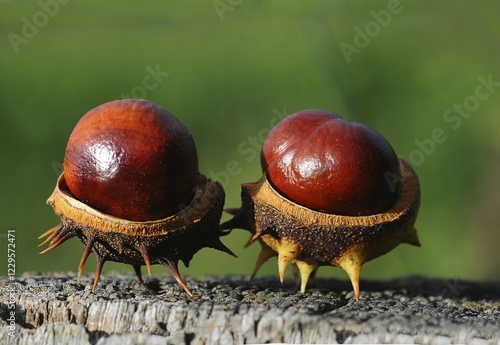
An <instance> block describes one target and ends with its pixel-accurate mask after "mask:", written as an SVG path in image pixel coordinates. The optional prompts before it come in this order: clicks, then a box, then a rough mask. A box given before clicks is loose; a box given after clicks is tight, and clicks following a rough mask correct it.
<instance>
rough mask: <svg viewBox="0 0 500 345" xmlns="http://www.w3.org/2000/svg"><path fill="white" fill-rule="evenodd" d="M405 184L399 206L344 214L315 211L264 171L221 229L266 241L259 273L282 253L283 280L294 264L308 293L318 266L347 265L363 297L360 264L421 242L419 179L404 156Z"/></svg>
mask: <svg viewBox="0 0 500 345" xmlns="http://www.w3.org/2000/svg"><path fill="white" fill-rule="evenodd" d="M400 167H401V173H402V187H401V191H400V195H399V198H398V200H397V201H396V203H395V204H394V206H393V207H392V208H391V209H389V210H387V211H386V212H383V213H379V214H375V215H371V216H359V217H351V216H339V215H333V214H327V213H322V212H318V211H314V210H311V209H308V208H306V207H303V206H301V205H298V204H296V203H294V202H292V201H290V200H288V199H286V198H285V197H283V196H282V195H281V194H279V193H278V192H277V191H276V190H275V189H274V188H273V187H272V185H271V184H270V183H269V182H268V181H267V179H266V176H265V175H264V176H263V177H262V178H261V179H260V180H259V181H258V182H256V183H249V184H244V185H243V186H242V207H241V208H240V209H238V210H231V211H230V212H231V213H233V214H234V215H235V216H234V218H232V219H231V220H229V221H227V222H226V223H224V224H222V225H221V228H222V229H232V228H241V229H246V230H249V231H250V232H252V234H253V235H252V237H251V238H250V240H249V242H248V243H247V245H249V244H251V243H253V242H254V241H256V240H258V241H259V242H260V244H261V245H262V250H261V253H260V255H259V257H258V259H257V263H256V266H255V269H254V271H253V273H252V276H254V275H255V274H256V273H257V271H258V270H259V268H260V267H261V266H262V264H263V263H264V262H266V261H267V260H268V259H269V258H271V257H273V256H276V255H278V267H279V275H280V280H281V281H282V282H283V279H284V273H285V269H286V267H287V266H288V265H289V264H290V263H291V262H294V263H295V265H296V268H297V272H296V273H297V274H296V275H297V276H300V277H298V278H299V279H300V280H301V291H302V292H304V291H305V289H306V286H307V283H308V281H309V280H312V279H314V274H315V272H316V270H317V268H318V267H319V266H323V265H332V266H337V267H341V268H342V269H344V270H345V271H346V272H347V273H348V275H349V278H350V280H351V282H352V285H353V289H354V293H355V296H356V298H357V299H358V298H359V275H360V272H361V266H362V265H363V264H364V263H365V262H367V261H369V260H372V259H374V258H376V257H378V256H380V255H383V254H385V253H387V252H389V251H390V250H392V249H393V248H395V247H396V246H397V245H399V244H400V243H409V244H412V245H416V246H419V245H420V243H419V240H418V236H417V233H416V230H415V228H414V223H415V220H416V217H417V213H418V209H419V206H420V185H419V181H418V177H417V175H416V174H415V172H414V170H413V169H412V168H411V166H410V165H409V163H407V162H406V161H405V160H403V159H400Z"/></svg>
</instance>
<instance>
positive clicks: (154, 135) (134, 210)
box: [64, 99, 198, 221]
mask: <svg viewBox="0 0 500 345" xmlns="http://www.w3.org/2000/svg"><path fill="white" fill-rule="evenodd" d="M64 177H65V180H66V184H67V185H68V188H69V190H70V191H71V193H72V194H73V195H74V196H75V197H76V198H77V199H78V200H80V201H82V202H84V203H86V204H87V205H89V206H92V207H94V208H96V209H98V210H100V211H103V212H105V213H107V214H110V215H112V216H115V217H118V218H124V219H128V220H136V221H146V220H155V219H160V218H164V217H166V216H169V215H172V214H174V213H177V212H178V211H179V210H180V208H182V205H184V206H185V205H187V204H189V202H190V201H191V199H192V198H193V195H194V191H195V187H196V181H197V177H198V157H197V153H196V147H195V144H194V140H193V137H192V136H191V133H189V131H188V130H187V129H186V128H185V127H184V126H183V125H182V124H181V123H180V122H179V120H177V119H176V118H175V117H174V116H173V115H172V114H170V113H169V112H168V111H167V110H165V109H163V108H161V107H160V106H158V105H156V104H154V103H151V102H148V101H144V100H137V99H124V100H118V101H112V102H108V103H106V104H103V105H101V106H99V107H97V108H95V109H92V110H90V111H89V112H88V113H86V114H85V115H84V116H83V117H82V118H81V119H80V121H78V123H77V125H76V127H75V128H74V129H73V132H72V133H71V136H70V137H69V141H68V145H67V147H66V154H65V156H64Z"/></svg>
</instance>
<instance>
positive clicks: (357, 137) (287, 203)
mask: <svg viewBox="0 0 500 345" xmlns="http://www.w3.org/2000/svg"><path fill="white" fill-rule="evenodd" d="M261 165H262V171H263V176H262V178H261V179H260V180H259V181H257V182H255V183H246V184H243V185H242V192H241V200H242V205H241V207H240V208H238V209H228V210H227V211H228V212H229V213H231V214H233V215H234V217H233V218H232V219H230V220H228V221H227V222H225V223H223V224H222V225H221V227H222V229H233V228H241V229H245V230H248V231H250V232H251V233H252V235H251V237H250V239H249V241H248V243H247V245H249V244H251V243H253V242H255V241H257V240H258V241H259V243H260V244H261V247H262V249H261V252H260V254H259V257H258V259H257V263H256V266H255V269H254V271H253V273H252V277H253V276H255V274H256V273H257V271H258V270H259V268H260V267H261V266H262V264H263V263H264V262H266V261H267V260H268V259H269V258H271V257H273V256H278V268H279V276H280V280H281V282H283V280H284V274H285V269H286V267H287V266H288V265H289V264H290V263H293V264H294V265H293V266H294V269H295V270H294V271H295V276H296V279H297V281H299V280H300V285H301V291H302V292H305V290H306V286H307V284H308V282H311V283H313V282H314V277H315V273H316V271H317V269H318V267H319V266H325V265H328V266H337V267H340V268H342V269H344V270H345V271H346V272H347V274H348V275H349V278H350V280H351V282H352V285H353V289H354V294H355V297H356V299H359V296H360V290H359V276H360V272H361V267H362V265H363V264H364V263H365V262H367V261H369V260H372V259H374V258H376V257H378V256H380V255H383V254H385V253H387V252H388V251H390V250H392V249H393V248H395V247H396V246H397V245H399V244H400V243H409V244H412V245H416V246H419V245H420V242H419V240H418V236H417V233H416V230H415V228H414V223H415V221H416V217H417V214H418V209H419V205H420V185H419V181H418V177H417V175H416V173H415V171H414V170H413V169H412V167H411V166H410V164H409V163H408V162H406V161H405V160H404V159H398V157H397V155H396V153H395V152H394V150H393V148H392V146H391V145H390V144H389V142H388V141H387V140H386V139H385V138H384V137H383V136H382V135H381V134H380V133H378V132H376V131H375V130H373V129H371V128H369V127H367V126H365V125H363V124H360V123H355V122H350V121H348V120H345V119H343V118H341V117H340V116H339V115H337V114H333V113H330V112H327V111H324V110H319V109H311V110H304V111H300V112H298V113H295V114H292V115H289V116H288V117H286V118H284V119H283V120H282V121H281V122H279V123H278V124H277V125H276V126H275V127H274V128H273V129H272V130H271V132H270V133H269V135H268V136H267V138H266V140H265V142H264V145H263V148H262V151H261Z"/></svg>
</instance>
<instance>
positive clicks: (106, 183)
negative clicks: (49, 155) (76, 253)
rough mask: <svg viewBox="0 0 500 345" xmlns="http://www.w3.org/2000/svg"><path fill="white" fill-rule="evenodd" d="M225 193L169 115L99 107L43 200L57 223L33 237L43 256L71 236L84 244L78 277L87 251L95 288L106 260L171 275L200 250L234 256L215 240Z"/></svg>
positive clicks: (72, 142)
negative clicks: (203, 170)
mask: <svg viewBox="0 0 500 345" xmlns="http://www.w3.org/2000/svg"><path fill="white" fill-rule="evenodd" d="M224 198H225V194H224V190H223V189H222V186H221V185H220V184H219V183H216V182H212V181H210V180H209V179H207V178H206V177H205V176H203V175H202V174H200V173H199V171H198V158H197V153H196V147H195V144H194V140H193V138H192V136H191V134H190V133H189V131H188V130H187V129H186V128H185V127H184V126H183V125H182V124H181V123H180V122H179V121H178V120H177V119H176V118H175V117H174V116H173V115H172V114H170V113H169V112H168V111H167V110H165V109H164V108H162V107H160V106H158V105H156V104H154V103H152V102H149V101H146V100H138V99H125V100H119V101H112V102H108V103H105V104H103V105H101V106H99V107H97V108H95V109H92V110H90V111H89V112H88V113H87V114H85V115H84V116H83V117H82V118H81V119H80V121H79V122H78V124H77V125H76V127H75V128H74V130H73V132H72V134H71V136H70V138H69V141H68V145H67V148H66V154H65V158H64V172H63V174H62V175H61V176H60V177H59V179H58V181H57V185H56V188H55V190H54V192H53V193H52V195H51V196H50V198H49V199H48V200H47V203H48V204H49V205H51V206H52V207H53V208H54V211H55V213H56V214H57V215H59V216H60V218H61V224H59V225H57V226H56V227H54V228H52V229H50V230H49V231H47V232H46V233H45V234H43V235H42V236H40V238H43V237H45V236H48V238H47V239H46V240H45V241H44V242H43V243H42V244H41V245H44V244H47V243H48V244H49V247H48V248H47V249H45V250H44V251H42V253H46V252H48V251H51V250H52V249H54V248H56V247H58V246H59V245H61V244H62V243H63V242H65V241H66V240H67V239H69V238H71V237H77V238H78V239H79V240H80V241H81V242H83V244H84V245H85V250H84V253H83V256H82V259H81V261H80V265H79V267H78V279H80V275H81V273H82V270H83V267H84V265H85V262H86V260H87V257H88V256H89V255H90V253H91V252H94V253H95V255H96V257H97V269H96V276H95V280H94V285H93V289H94V290H95V289H96V286H97V283H98V281H99V277H100V274H101V271H102V267H103V265H104V263H105V262H106V261H116V262H122V263H128V264H131V265H132V266H133V268H134V270H135V272H136V274H137V277H138V280H139V282H141V283H142V274H141V269H140V267H141V266H142V265H146V266H147V269H148V272H150V266H151V265H152V264H163V265H165V266H166V267H168V268H169V269H170V270H171V272H172V274H173V276H174V278H175V279H176V280H177V282H178V283H179V284H180V286H181V287H182V288H183V289H184V290H185V291H186V292H187V293H188V294H189V295H191V292H190V291H189V289H188V287H187V286H186V284H185V282H184V281H183V279H182V277H181V276H180V274H179V271H178V262H179V261H183V262H184V264H185V265H186V266H187V265H188V264H189V261H190V260H191V258H192V257H193V255H194V254H195V253H196V252H197V251H198V250H200V249H201V248H203V247H211V248H215V249H218V250H222V251H225V252H227V253H229V254H231V255H234V254H233V253H232V252H231V250H229V249H228V248H227V247H226V246H224V245H223V244H222V242H221V241H220V238H219V237H220V236H221V235H222V232H221V231H220V229H219V221H220V217H221V214H222V208H223V204H224Z"/></svg>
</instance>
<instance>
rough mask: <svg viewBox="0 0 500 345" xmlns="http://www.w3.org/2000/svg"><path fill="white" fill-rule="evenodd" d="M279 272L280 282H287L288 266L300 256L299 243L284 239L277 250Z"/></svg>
mask: <svg viewBox="0 0 500 345" xmlns="http://www.w3.org/2000/svg"><path fill="white" fill-rule="evenodd" d="M277 251H278V271H279V276H280V282H281V284H283V282H284V281H285V270H286V268H287V266H288V265H289V264H290V263H291V262H292V261H293V260H295V259H296V258H297V257H298V256H299V255H300V247H299V245H298V244H297V243H295V242H291V241H287V240H285V239H282V240H281V241H280V243H279V245H278V248H277Z"/></svg>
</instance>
